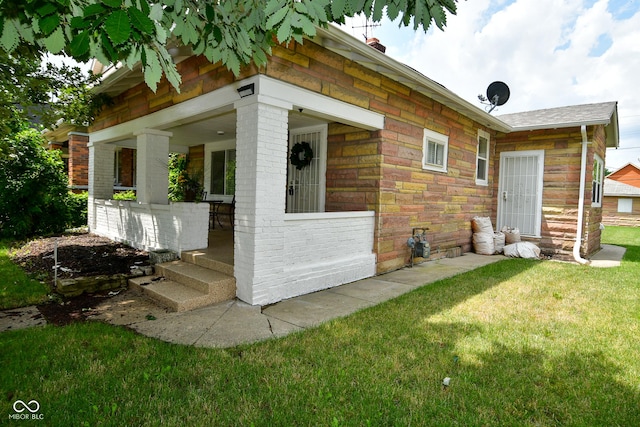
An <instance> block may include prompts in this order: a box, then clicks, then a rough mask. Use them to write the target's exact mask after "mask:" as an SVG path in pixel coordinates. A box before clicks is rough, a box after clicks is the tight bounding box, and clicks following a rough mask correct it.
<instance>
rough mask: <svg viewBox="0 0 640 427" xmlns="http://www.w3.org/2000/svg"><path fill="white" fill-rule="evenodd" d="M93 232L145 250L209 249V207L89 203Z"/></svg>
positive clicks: (197, 204) (93, 201) (198, 204)
mask: <svg viewBox="0 0 640 427" xmlns="http://www.w3.org/2000/svg"><path fill="white" fill-rule="evenodd" d="M89 210H90V214H89V228H90V231H91V232H93V233H96V234H99V235H101V236H105V237H108V238H110V239H113V240H116V241H119V242H124V243H126V244H128V245H130V246H133V247H135V248H138V249H143V250H157V249H170V250H172V251H176V252H177V253H178V254H179V253H180V252H182V251H185V250H192V249H202V248H206V247H207V239H208V233H207V230H208V227H209V204H208V203H181V202H174V203H170V204H168V205H160V204H147V203H138V202H135V201H118V200H102V199H94V200H91V199H89Z"/></svg>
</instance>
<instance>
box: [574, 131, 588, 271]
mask: <svg viewBox="0 0 640 427" xmlns="http://www.w3.org/2000/svg"><path fill="white" fill-rule="evenodd" d="M580 133H582V159H581V161H580V196H579V198H578V229H577V230H576V241H575V243H574V244H573V258H574V259H575V260H576V262H578V263H580V264H589V260H586V259H584V258H582V257H581V256H580V246H581V243H582V223H583V219H582V218H583V216H584V189H585V182H584V181H585V178H586V175H587V144H588V141H587V127H586V126H585V125H582V126H581V127H580Z"/></svg>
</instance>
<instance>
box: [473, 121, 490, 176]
mask: <svg viewBox="0 0 640 427" xmlns="http://www.w3.org/2000/svg"><path fill="white" fill-rule="evenodd" d="M489 141H490V136H489V133H488V132H485V131H483V130H482V129H478V153H477V155H476V184H478V185H489V145H490V144H489Z"/></svg>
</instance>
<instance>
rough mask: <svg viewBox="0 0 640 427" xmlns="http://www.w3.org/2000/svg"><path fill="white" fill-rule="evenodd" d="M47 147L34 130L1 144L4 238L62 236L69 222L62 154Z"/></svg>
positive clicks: (0, 221) (0, 209)
mask: <svg viewBox="0 0 640 427" xmlns="http://www.w3.org/2000/svg"><path fill="white" fill-rule="evenodd" d="M44 143H45V141H44V140H43V138H42V136H41V135H40V134H39V133H38V132H37V131H36V130H33V129H30V130H24V131H21V132H19V133H16V134H13V135H9V136H6V137H4V138H3V139H2V140H0V188H2V192H0V237H2V236H5V237H10V238H14V239H15V238H21V237H27V236H32V235H35V234H50V233H59V232H62V231H64V229H65V226H66V225H67V223H68V222H69V209H68V207H67V201H68V198H69V197H68V190H67V176H66V175H65V173H64V166H63V163H62V160H61V159H60V153H59V152H58V151H50V150H46V149H45V148H44V147H43V144H44Z"/></svg>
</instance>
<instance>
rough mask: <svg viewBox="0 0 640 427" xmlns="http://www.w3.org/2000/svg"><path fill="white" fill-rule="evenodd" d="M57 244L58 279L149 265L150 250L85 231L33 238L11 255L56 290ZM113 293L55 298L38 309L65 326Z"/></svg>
mask: <svg viewBox="0 0 640 427" xmlns="http://www.w3.org/2000/svg"><path fill="white" fill-rule="evenodd" d="M56 246H57V260H58V272H57V277H58V279H64V278H75V277H88V276H99V275H109V276H110V275H114V274H119V273H120V274H128V273H130V271H131V267H132V266H136V265H138V266H140V265H149V254H148V253H147V252H145V251H141V250H138V249H134V248H132V247H129V246H127V245H124V244H122V243H118V242H115V241H113V240H110V239H107V238H105V237H101V236H96V235H95V234H90V233H86V232H78V233H69V234H65V235H62V236H56V237H46V238H39V239H36V240H32V241H30V242H28V243H26V244H24V245H23V246H21V247H20V248H18V249H17V250H15V251H12V254H11V258H12V260H13V262H15V263H16V264H17V265H19V266H20V267H22V268H23V269H24V270H25V271H26V272H27V273H29V274H31V275H32V276H33V277H36V278H38V279H39V280H42V281H43V282H45V283H47V284H49V285H50V286H51V288H52V289H54V288H55V286H54V276H55V274H56V273H55V269H54V265H55V258H56V256H55V254H54V252H55V251H56ZM54 291H55V289H54ZM114 294H115V292H101V293H95V294H92V295H87V294H83V295H80V296H78V297H73V298H68V299H67V298H54V299H53V300H52V301H51V302H49V303H46V304H42V305H39V306H38V309H39V310H40V312H41V313H42V314H43V316H44V317H45V318H46V319H47V322H49V323H53V324H56V325H66V324H69V323H71V322H76V321H84V320H86V318H87V317H88V316H90V315H91V314H92V313H91V311H92V309H93V308H94V307H96V306H98V305H99V304H100V303H102V302H103V301H104V300H105V299H107V298H111V297H112V296H113V295H114Z"/></svg>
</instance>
